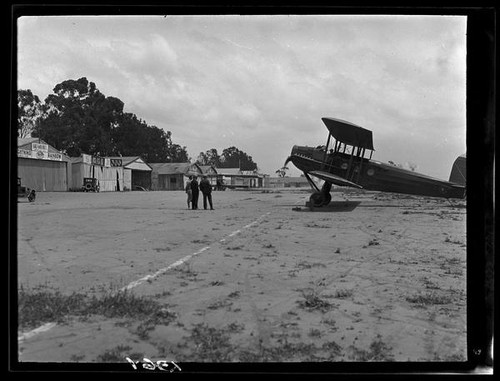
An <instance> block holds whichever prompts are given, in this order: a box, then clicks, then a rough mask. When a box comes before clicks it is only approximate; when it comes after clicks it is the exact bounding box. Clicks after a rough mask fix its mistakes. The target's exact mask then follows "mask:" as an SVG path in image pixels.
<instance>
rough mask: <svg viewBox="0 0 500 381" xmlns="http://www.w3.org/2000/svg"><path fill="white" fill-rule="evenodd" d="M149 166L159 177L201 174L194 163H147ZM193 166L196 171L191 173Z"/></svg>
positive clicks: (200, 170) (198, 167)
mask: <svg viewBox="0 0 500 381" xmlns="http://www.w3.org/2000/svg"><path fill="white" fill-rule="evenodd" d="M149 165H150V167H151V168H152V169H153V171H155V172H157V173H158V174H159V175H176V174H184V175H192V174H196V175H199V174H202V173H203V171H202V169H201V168H200V166H199V165H198V164H196V163H149ZM193 166H195V167H196V168H197V169H198V170H197V171H193V170H192V168H193Z"/></svg>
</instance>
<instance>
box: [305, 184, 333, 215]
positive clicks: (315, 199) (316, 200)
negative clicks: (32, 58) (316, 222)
mask: <svg viewBox="0 0 500 381" xmlns="http://www.w3.org/2000/svg"><path fill="white" fill-rule="evenodd" d="M331 189H332V184H330V183H327V182H325V183H324V184H323V187H322V188H321V191H319V192H314V193H313V194H312V195H311V197H309V209H311V210H313V209H314V208H319V207H322V206H327V205H328V204H329V203H330V201H331V200H332V195H331V194H330V190H331Z"/></svg>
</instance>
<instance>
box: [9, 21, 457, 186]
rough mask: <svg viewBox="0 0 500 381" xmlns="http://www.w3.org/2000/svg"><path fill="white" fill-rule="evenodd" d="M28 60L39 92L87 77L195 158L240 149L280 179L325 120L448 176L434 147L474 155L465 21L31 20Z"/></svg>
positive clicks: (23, 48)
mask: <svg viewBox="0 0 500 381" xmlns="http://www.w3.org/2000/svg"><path fill="white" fill-rule="evenodd" d="M18 56H19V65H18V68H19V72H18V78H19V85H20V88H30V89H32V90H33V91H34V93H36V94H37V95H39V96H40V97H42V99H43V98H44V97H45V96H46V95H47V94H48V93H50V92H51V90H52V88H53V87H54V86H55V85H56V84H57V83H59V82H61V81H63V80H66V79H70V78H72V79H76V78H79V77H82V76H85V77H87V78H88V79H89V80H90V81H93V82H95V83H96V85H97V87H98V88H99V89H100V90H101V91H102V92H103V93H104V94H105V95H112V96H115V97H118V98H120V99H121V100H122V101H123V102H124V103H125V110H126V111H128V112H133V113H135V114H136V115H137V116H138V117H140V118H141V119H144V120H146V121H147V122H148V123H149V124H152V125H156V126H158V127H160V128H164V129H166V130H169V131H172V134H173V135H172V136H173V140H174V142H176V143H178V144H181V145H185V146H187V148H188V151H189V153H190V155H191V156H193V157H196V156H197V155H198V153H199V152H201V151H206V150H208V149H210V148H217V149H218V150H222V149H223V148H227V147H228V146H230V145H235V146H237V147H238V148H240V149H243V150H244V151H246V152H247V153H248V154H249V155H251V156H252V157H253V158H254V160H255V161H256V162H257V163H258V164H259V166H260V167H261V168H262V169H263V170H265V171H267V172H268V173H271V174H274V171H275V170H276V168H278V167H280V166H281V165H282V163H283V162H284V160H285V159H286V156H287V155H288V153H289V152H290V149H291V147H292V145H293V144H309V145H316V144H322V143H324V140H325V139H326V137H325V135H326V129H325V128H324V126H323V124H322V122H321V117H323V116H332V117H338V118H341V119H345V120H349V121H352V122H353V123H356V124H359V125H362V126H364V127H366V128H369V129H371V130H373V131H374V139H375V144H376V148H377V147H380V151H379V148H377V155H380V156H381V158H382V159H384V158H385V156H384V155H385V154H384V152H389V153H391V155H390V156H391V157H390V158H389V159H388V160H393V161H395V162H401V163H404V162H407V161H411V162H414V163H416V164H417V165H418V167H419V169H421V170H422V171H423V172H426V171H427V172H433V174H439V175H440V176H441V177H444V166H443V167H439V169H436V166H435V165H434V166H433V165H432V164H430V163H429V162H428V160H427V157H428V156H426V154H425V152H426V151H427V150H428V149H434V148H439V149H440V150H441V153H440V154H441V155H445V154H444V153H443V151H445V152H446V157H447V158H448V157H450V155H452V154H453V155H455V154H456V155H459V154H461V153H463V151H465V138H463V139H460V138H457V137H464V136H465V19H464V18H456V17H439V16H437V17H410V16H408V17H406V16H399V17H389V16H365V17H363V16H338V17H329V16H220V17H216V16H206V17H205V16H197V17H167V18H163V17H76V18H75V17H70V18H67V17H56V18H53V17H40V18H31V17H28V18H22V19H21V21H20V23H19V51H18ZM409 136H411V139H412V140H411V141H412V147H415V149H414V150H413V151H412V150H408V149H406V150H405V148H404V147H405V146H407V145H408V139H409ZM431 137H432V139H431ZM433 139H434V140H433ZM443 142H444V143H443ZM446 145H448V146H447V147H445V146H446ZM396 147H401V148H396ZM409 151H412V152H411V153H412V155H413V154H414V156H412V157H408V156H409V155H408V152H409ZM447 171H448V170H447Z"/></svg>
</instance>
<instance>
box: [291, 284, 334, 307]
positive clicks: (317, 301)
mask: <svg viewBox="0 0 500 381" xmlns="http://www.w3.org/2000/svg"><path fill="white" fill-rule="evenodd" d="M302 296H303V298H304V300H299V301H298V302H297V303H298V304H299V306H300V307H301V308H303V309H305V310H307V311H316V310H319V311H321V312H327V311H329V310H330V309H331V308H332V307H333V305H332V304H331V303H330V302H328V301H326V300H324V299H322V298H320V296H319V293H318V292H317V291H316V290H311V289H308V290H302Z"/></svg>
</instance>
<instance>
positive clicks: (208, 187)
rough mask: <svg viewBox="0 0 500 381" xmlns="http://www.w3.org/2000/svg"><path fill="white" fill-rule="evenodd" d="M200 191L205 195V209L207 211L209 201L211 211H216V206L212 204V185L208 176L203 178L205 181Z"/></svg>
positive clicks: (202, 181) (201, 182)
mask: <svg viewBox="0 0 500 381" xmlns="http://www.w3.org/2000/svg"><path fill="white" fill-rule="evenodd" d="M200 190H201V192H202V193H203V208H204V209H207V199H208V202H209V203H210V210H214V206H213V204H212V184H210V181H208V179H207V176H203V179H202V180H201V181H200Z"/></svg>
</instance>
